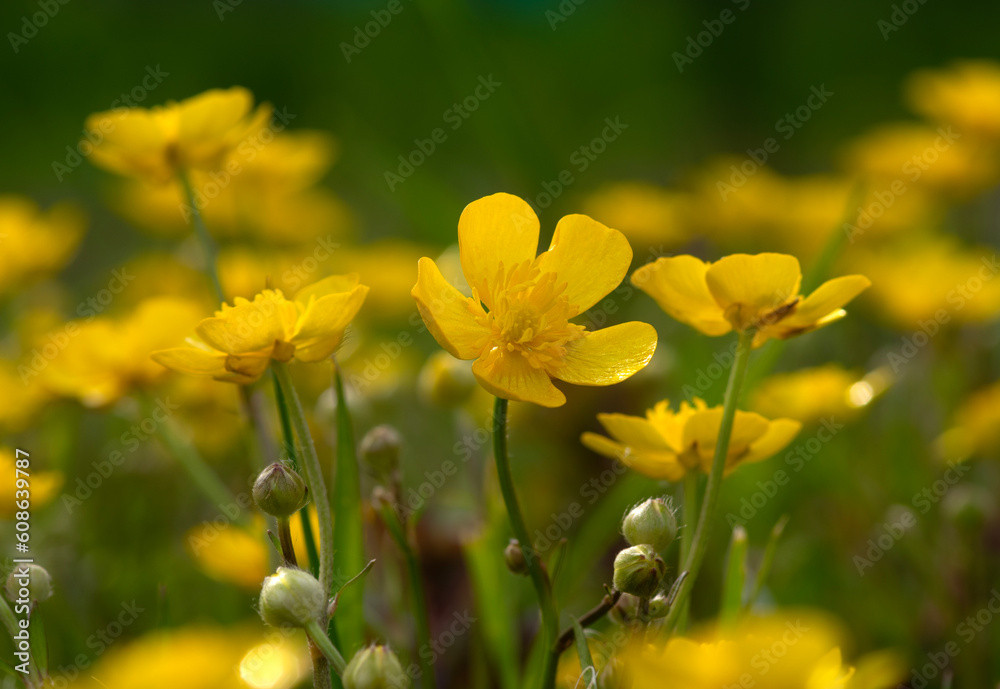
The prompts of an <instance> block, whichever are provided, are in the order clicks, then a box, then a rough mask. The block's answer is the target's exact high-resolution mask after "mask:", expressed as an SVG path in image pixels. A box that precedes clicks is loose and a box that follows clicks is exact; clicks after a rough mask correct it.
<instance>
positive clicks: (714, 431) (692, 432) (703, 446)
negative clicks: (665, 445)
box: [684, 406, 769, 473]
mask: <svg viewBox="0 0 1000 689" xmlns="http://www.w3.org/2000/svg"><path fill="white" fill-rule="evenodd" d="M721 425H722V407H721V406H719V407H713V408H712V409H706V410H705V411H702V412H699V413H697V414H692V415H691V418H689V419H688V422H687V424H685V426H684V445H685V447H692V446H693V447H694V448H695V449H696V450H697V452H698V456H699V458H700V459H701V462H702V469H703V470H704V471H705V473H708V472H709V471H710V470H711V468H712V456H713V455H714V454H715V443H716V441H717V440H718V437H719V427H720V426H721ZM768 427H769V422H768V420H767V419H765V418H764V417H763V416H761V415H760V414H754V413H753V412H743V411H739V410H737V412H736V419H735V421H734V422H733V432H732V435H731V436H730V437H729V451H728V456H727V460H726V465H727V467H728V466H729V465H730V462H731V461H732V460H735V459H737V458H738V457H739V456H740V455H742V454H743V453H744V452H746V450H747V448H748V447H749V446H750V443H752V442H753V441H755V440H757V439H758V438H760V437H761V436H762V435H764V434H765V433H766V432H767V429H768Z"/></svg>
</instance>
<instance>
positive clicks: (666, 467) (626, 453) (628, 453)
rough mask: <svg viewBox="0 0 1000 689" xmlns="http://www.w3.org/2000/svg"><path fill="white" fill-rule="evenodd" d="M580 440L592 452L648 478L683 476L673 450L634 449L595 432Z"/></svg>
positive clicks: (677, 478)
mask: <svg viewBox="0 0 1000 689" xmlns="http://www.w3.org/2000/svg"><path fill="white" fill-rule="evenodd" d="M580 440H581V441H582V442H583V444H584V445H585V446H586V447H587V448H589V449H591V450H593V451H594V452H596V453H598V454H600V455H603V456H605V457H608V458H609V459H617V460H618V461H620V462H621V463H622V464H624V465H625V466H627V467H629V468H630V469H634V470H635V471H638V472H639V473H640V474H643V475H645V476H648V477H650V478H653V479H657V480H665V481H679V480H681V479H682V478H684V473H685V472H684V467H683V465H681V463H680V462H679V461H678V460H677V455H676V454H674V453H673V452H670V451H660V452H657V451H655V450H643V449H635V448H633V447H627V446H626V445H624V444H622V443H619V442H616V441H614V440H612V439H611V438H606V437H604V436H603V435H599V434H597V433H584V434H583V435H582V436H581V437H580Z"/></svg>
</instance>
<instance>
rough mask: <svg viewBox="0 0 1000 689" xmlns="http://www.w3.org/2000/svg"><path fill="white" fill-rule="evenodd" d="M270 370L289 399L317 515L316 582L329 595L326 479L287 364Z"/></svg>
mask: <svg viewBox="0 0 1000 689" xmlns="http://www.w3.org/2000/svg"><path fill="white" fill-rule="evenodd" d="M271 370H272V371H274V377H275V378H276V379H277V381H278V385H279V386H280V387H281V391H282V393H283V394H284V396H285V400H286V401H287V402H288V413H289V418H290V420H291V422H292V427H293V428H294V429H295V435H296V436H297V441H298V443H297V446H296V447H297V448H298V455H299V459H300V466H301V468H302V471H303V474H304V476H303V478H305V480H306V483H307V484H308V486H309V494H310V495H311V496H312V501H313V504H315V505H316V516H317V517H319V556H320V561H319V582H320V584H322V585H323V590H324V591H326V592H327V595H329V594H330V592H331V591H332V590H333V516H332V515H331V514H330V498H329V496H328V495H327V492H326V483H324V482H323V468H322V467H321V466H320V463H319V457H318V456H317V455H316V446H315V445H313V439H312V434H311V433H310V432H309V424H308V423H306V413H305V411H304V410H303V409H302V402H300V401H299V395H298V393H297V392H295V387H294V386H293V385H292V377H291V376H290V375H289V374H288V367H287V366H286V365H285V364H283V363H281V362H280V361H275V362H272V364H271Z"/></svg>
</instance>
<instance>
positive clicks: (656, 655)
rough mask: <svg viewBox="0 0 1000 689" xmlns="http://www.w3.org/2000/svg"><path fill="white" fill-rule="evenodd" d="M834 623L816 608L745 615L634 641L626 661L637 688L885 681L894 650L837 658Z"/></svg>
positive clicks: (896, 672)
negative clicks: (727, 626) (708, 627)
mask: <svg viewBox="0 0 1000 689" xmlns="http://www.w3.org/2000/svg"><path fill="white" fill-rule="evenodd" d="M841 644H842V641H841V635H840V633H839V631H838V629H837V627H836V626H835V625H834V624H832V623H831V622H829V621H827V620H826V619H825V618H823V617H819V616H816V615H803V616H801V617H800V616H793V615H789V614H785V615H782V616H781V617H778V616H774V617H768V618H765V619H755V618H751V619H748V620H746V621H745V622H742V623H741V624H740V625H739V626H738V627H737V628H735V629H733V630H731V631H727V632H721V631H708V632H702V633H701V634H699V635H698V636H696V637H694V638H680V637H677V638H673V639H671V640H670V641H668V642H667V643H666V644H665V645H662V646H657V645H652V644H650V645H647V646H646V647H638V646H635V645H633V646H632V647H631V648H629V649H627V650H626V652H625V662H626V666H627V667H628V669H629V672H630V674H631V676H632V679H633V682H634V684H633V686H634V688H635V689H654V688H655V689H659V688H660V687H683V688H684V689H720V687H766V689H888V688H889V687H894V686H895V685H896V683H897V682H898V681H899V680H900V679H902V676H903V674H904V672H905V671H904V669H903V666H902V664H901V662H900V661H899V660H898V659H897V658H896V657H895V656H892V655H888V654H876V655H872V656H868V657H865V658H862V659H861V660H860V662H859V663H858V666H857V667H856V668H855V667H852V666H850V665H847V664H845V663H844V661H843V657H842V655H841V651H840V646H841Z"/></svg>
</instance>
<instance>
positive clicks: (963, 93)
mask: <svg viewBox="0 0 1000 689" xmlns="http://www.w3.org/2000/svg"><path fill="white" fill-rule="evenodd" d="M906 96H907V100H908V101H909V103H910V105H911V107H912V108H913V109H914V110H915V111H916V112H918V113H920V114H921V115H924V116H926V117H929V118H930V119H932V120H934V121H935V122H939V123H942V124H953V125H955V127H957V128H958V129H959V130H960V131H962V132H963V133H966V132H967V133H969V134H973V135H978V136H981V137H983V138H990V139H995V138H997V137H1000V64H997V63H996V62H991V61H989V60H961V61H958V62H956V63H954V64H953V65H952V66H951V67H950V68H948V69H927V70H920V71H918V72H916V73H914V74H913V75H912V76H911V77H910V80H909V83H908V84H907V87H906Z"/></svg>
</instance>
